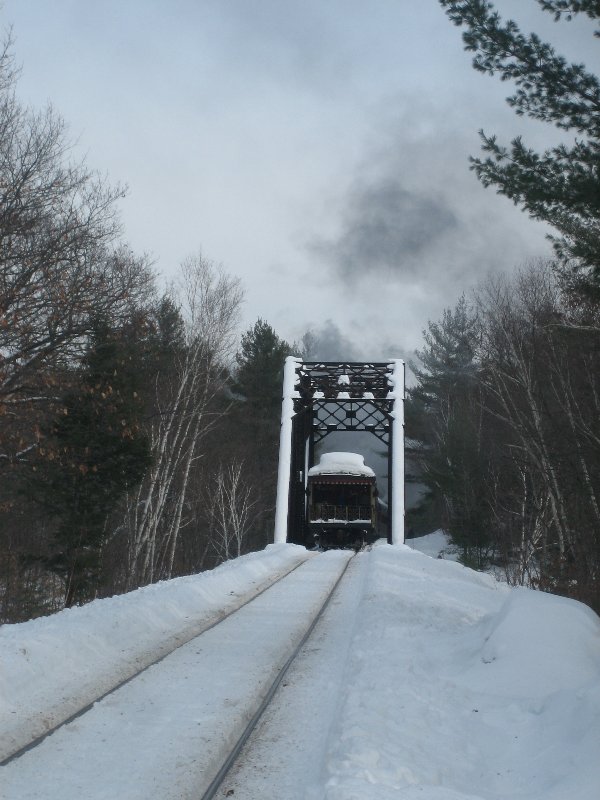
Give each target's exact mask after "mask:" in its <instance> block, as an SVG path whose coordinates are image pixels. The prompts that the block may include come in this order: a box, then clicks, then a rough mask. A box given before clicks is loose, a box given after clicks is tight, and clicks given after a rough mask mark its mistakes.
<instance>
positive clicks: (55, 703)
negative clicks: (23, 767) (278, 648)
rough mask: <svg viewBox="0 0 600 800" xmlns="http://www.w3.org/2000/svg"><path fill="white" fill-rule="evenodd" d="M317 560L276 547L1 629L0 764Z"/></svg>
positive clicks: (298, 550)
mask: <svg viewBox="0 0 600 800" xmlns="http://www.w3.org/2000/svg"><path fill="white" fill-rule="evenodd" d="M313 555H314V554H313V553H310V554H309V553H307V551H306V550H305V549H304V548H303V547H296V546H293V545H271V546H270V547H268V548H267V549H266V550H265V551H264V552H262V553H250V554H249V555H247V556H243V557H242V558H238V559H236V560H234V561H230V562H227V563H225V564H222V565H221V566H220V567H217V569H214V570H211V571H209V572H203V573H201V574H200V575H193V576H190V577H186V578H176V579H175V580H172V581H164V582H162V583H156V584H153V585H152V586H145V587H144V588H143V589H138V590H137V591H135V592H130V593H129V594H126V595H119V596H117V597H111V598H107V599H104V600H96V601H94V602H93V603H88V604H87V605H85V606H81V607H79V608H71V609H66V610H64V611H61V612H59V613H58V614H53V615H52V616H50V617H42V618H40V619H35V620H31V621H29V622H24V623H21V624H20V625H2V626H0V761H2V760H3V759H4V758H6V756H8V755H9V754H10V753H12V752H13V751H14V750H16V749H18V748H19V747H20V746H23V745H25V744H27V743H28V742H29V741H30V740H31V739H33V738H35V737H37V736H39V735H42V734H44V733H45V732H46V731H47V730H48V729H49V728H51V727H53V726H54V725H56V724H58V723H60V722H62V721H63V720H64V719H67V718H68V717H69V716H71V715H72V714H74V713H76V712H77V711H79V709H80V708H82V707H83V706H85V705H86V704H87V703H89V702H92V701H93V700H95V699H96V698H97V697H99V696H100V695H101V694H103V693H104V692H106V691H108V690H110V689H112V688H113V687H114V686H116V685H117V684H119V683H121V682H122V681H124V680H127V679H128V678H129V677H130V676H131V675H133V674H135V673H136V672H139V670H140V669H142V668H143V667H145V666H146V665H148V664H151V663H153V662H154V661H156V660H157V659H158V658H160V657H161V656H162V655H164V654H166V653H169V652H171V650H173V649H174V648H175V647H177V646H178V645H181V644H183V643H185V642H187V641H189V640H190V639H191V638H192V637H193V636H196V635H197V634H198V633H199V632H200V631H201V630H203V629H205V628H206V627H207V625H210V624H211V623H213V622H214V621H216V620H217V619H218V618H219V617H220V616H222V615H223V614H224V613H228V612H229V611H232V610H234V609H235V608H237V607H238V606H239V605H240V604H242V603H243V602H244V601H245V600H247V599H248V598H249V597H252V596H254V595H255V594H257V593H258V592H259V591H261V589H264V588H265V587H266V586H268V585H270V584H271V583H272V582H273V581H274V580H276V579H277V578H278V577H280V576H281V575H284V574H285V573H286V572H288V571H289V570H290V569H292V568H293V567H294V566H296V565H297V564H299V563H301V562H302V561H303V560H305V559H306V558H310V557H312V556H313ZM0 785H1V784H0Z"/></svg>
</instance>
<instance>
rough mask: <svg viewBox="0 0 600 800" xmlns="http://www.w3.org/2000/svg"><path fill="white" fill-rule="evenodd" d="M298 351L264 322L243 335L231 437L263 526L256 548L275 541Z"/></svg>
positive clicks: (234, 387)
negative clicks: (284, 402) (280, 465)
mask: <svg viewBox="0 0 600 800" xmlns="http://www.w3.org/2000/svg"><path fill="white" fill-rule="evenodd" d="M292 349H293V348H292V347H291V346H290V345H289V344H288V343H287V342H286V341H285V340H284V339H281V338H280V337H279V336H278V335H277V333H276V332H275V331H274V329H273V328H272V327H271V325H269V324H268V323H267V322H265V321H264V320H262V319H258V320H257V321H256V323H255V324H254V325H253V326H252V328H250V329H249V330H248V331H247V332H246V333H245V334H244V335H243V337H242V341H241V347H240V351H239V352H238V354H237V356H236V361H237V371H236V374H235V382H234V384H233V391H234V393H235V396H236V398H237V400H236V402H235V404H234V406H233V409H232V417H231V425H230V436H232V438H233V439H234V440H235V445H234V452H233V454H232V455H233V457H236V458H241V459H243V461H244V464H245V470H246V475H245V479H246V482H247V483H248V485H250V486H251V487H252V497H253V499H254V500H255V506H254V513H255V515H256V517H257V518H259V519H260V520H261V525H260V526H259V527H260V529H257V530H256V535H255V536H254V538H253V540H252V541H250V545H251V546H252V547H261V546H264V545H265V544H266V542H267V541H269V540H271V537H272V522H273V516H274V508H275V494H276V482H277V462H278V455H279V427H280V422H281V394H282V383H283V367H284V364H285V359H286V358H287V356H288V355H291V354H292Z"/></svg>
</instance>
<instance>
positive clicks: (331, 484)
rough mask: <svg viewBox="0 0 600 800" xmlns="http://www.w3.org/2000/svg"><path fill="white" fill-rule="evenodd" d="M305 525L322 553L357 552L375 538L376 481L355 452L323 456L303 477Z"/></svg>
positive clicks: (377, 508) (376, 529)
mask: <svg viewBox="0 0 600 800" xmlns="http://www.w3.org/2000/svg"><path fill="white" fill-rule="evenodd" d="M306 493H307V524H308V530H309V533H310V535H311V537H312V538H313V540H314V544H315V545H316V546H317V547H319V548H320V549H322V550H329V549H332V548H338V549H339V548H353V549H354V550H359V549H361V548H362V547H364V546H365V545H367V544H372V543H373V542H374V541H375V539H377V538H378V516H379V506H380V504H379V502H378V492H377V479H376V477H375V473H374V472H373V470H372V469H371V468H370V467H368V466H367V465H366V464H365V463H364V457H363V456H361V455H359V454H358V453H342V452H339V453H338V452H336V453H323V455H322V456H321V458H320V461H319V463H318V464H316V465H315V466H314V467H311V468H310V469H309V471H308V475H307V486H306Z"/></svg>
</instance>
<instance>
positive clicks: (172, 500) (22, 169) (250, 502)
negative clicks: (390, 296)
mask: <svg viewBox="0 0 600 800" xmlns="http://www.w3.org/2000/svg"><path fill="white" fill-rule="evenodd" d="M17 78H18V74H17V70H15V68H14V59H13V54H12V49H11V44H10V42H7V43H6V45H5V47H4V50H3V52H2V55H1V56H0V194H1V206H0V618H1V620H2V621H18V620H21V619H26V618H28V617H31V616H35V615H38V614H42V613H48V612H50V611H53V610H56V609H59V608H62V607H64V606H67V607H68V606H71V605H73V604H77V603H81V602H84V601H86V600H89V599H91V598H93V597H97V596H103V595H108V594H114V593H115V592H122V591H126V590H129V589H132V588H135V587H137V586H141V585H144V584H147V583H150V582H153V581H157V580H161V579H165V578H170V577H173V576H175V575H182V574H188V573H190V572H197V571H199V570H202V569H205V568H208V567H211V566H214V565H215V564H217V563H219V562H220V561H222V560H224V559H226V558H229V557H232V556H236V555H239V554H240V553H242V552H246V551H247V550H249V549H256V548H259V547H263V546H264V545H266V544H267V543H268V541H269V539H270V533H271V527H272V517H273V507H274V486H275V472H276V461H277V445H278V429H279V414H280V395H281V389H280V373H281V370H282V367H283V362H284V360H285V357H286V356H287V355H289V354H291V353H292V351H293V350H294V352H298V348H297V346H296V347H293V346H291V345H289V344H288V343H287V342H285V341H284V340H282V339H280V337H279V336H278V335H277V334H276V333H275V331H274V330H273V329H272V328H271V326H270V325H269V324H268V323H266V322H264V321H262V320H258V322H257V323H256V324H255V325H254V326H253V327H252V328H251V329H250V330H249V331H248V332H247V333H246V334H245V335H244V336H243V337H242V340H241V342H239V341H238V333H237V331H238V326H239V311H240V305H241V302H242V295H243V292H242V288H241V285H240V282H239V281H238V280H237V279H236V278H235V277H233V276H230V275H228V274H227V273H226V272H225V271H224V270H223V269H222V268H221V267H219V266H218V265H216V264H214V263H212V262H211V261H209V260H208V259H206V258H204V257H203V256H202V255H198V256H195V257H192V258H189V259H187V260H186V261H185V262H184V263H183V264H181V265H180V268H179V271H178V275H177V278H176V280H175V281H174V283H173V285H172V286H171V287H170V288H169V289H168V290H167V291H160V290H159V289H158V287H157V282H156V278H155V275H154V273H153V271H152V269H151V267H150V265H149V264H148V263H147V261H146V259H145V258H140V257H139V256H137V255H135V254H134V253H133V252H132V251H131V250H130V249H129V248H128V247H127V245H126V244H125V243H124V240H123V237H122V230H121V225H120V220H119V215H118V201H119V199H120V198H121V197H122V195H123V190H122V189H121V188H120V187H113V186H110V185H109V184H108V183H107V182H106V180H104V179H101V178H99V177H98V176H97V175H96V174H95V173H94V172H93V171H92V170H90V169H89V168H88V167H87V165H86V164H85V162H80V163H74V162H73V161H72V160H70V153H71V150H70V146H69V141H68V135H67V129H66V126H65V123H64V122H63V120H62V119H61V118H60V116H59V115H58V114H57V113H56V112H55V111H54V110H53V109H52V108H48V109H46V110H44V111H42V112H35V111H32V110H30V109H27V108H24V107H23V106H22V105H21V104H20V103H19V100H18V97H17V93H16V87H17Z"/></svg>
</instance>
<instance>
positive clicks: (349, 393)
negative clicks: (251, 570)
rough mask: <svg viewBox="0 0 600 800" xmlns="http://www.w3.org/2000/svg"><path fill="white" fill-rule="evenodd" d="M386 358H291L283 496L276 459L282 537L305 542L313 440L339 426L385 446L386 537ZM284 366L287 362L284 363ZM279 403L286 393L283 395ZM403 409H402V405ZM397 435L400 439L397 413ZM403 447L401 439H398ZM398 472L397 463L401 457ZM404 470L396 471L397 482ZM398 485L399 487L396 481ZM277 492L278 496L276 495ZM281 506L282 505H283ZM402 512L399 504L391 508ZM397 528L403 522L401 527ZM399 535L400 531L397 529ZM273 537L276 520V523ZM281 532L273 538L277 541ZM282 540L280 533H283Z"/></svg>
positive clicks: (390, 367)
mask: <svg viewBox="0 0 600 800" xmlns="http://www.w3.org/2000/svg"><path fill="white" fill-rule="evenodd" d="M396 363H398V362H394V363H392V364H390V363H389V362H375V361H367V362H352V361H341V362H340V361H301V360H300V359H296V360H295V365H294V372H295V386H294V392H293V393H292V398H291V399H292V403H293V406H292V407H293V414H292V418H291V456H290V460H289V489H288V492H287V495H288V496H287V498H285V497H284V496H283V495H285V494H286V492H284V491H281V488H282V483H283V482H284V481H285V475H284V474H283V473H282V470H285V469H286V465H285V464H284V463H283V464H280V481H279V486H278V496H277V504H278V517H280V519H281V516H280V515H281V514H282V511H281V510H280V505H281V504H284V503H285V502H286V500H287V506H288V507H287V541H288V542H292V543H293V544H302V545H304V544H307V543H308V541H309V531H308V522H307V515H306V479H307V474H308V470H309V469H310V467H312V466H313V464H314V452H315V445H316V444H317V443H318V442H321V441H322V440H323V439H325V438H326V437H327V436H329V435H330V434H332V433H337V432H341V431H348V432H367V433H372V434H373V435H374V436H376V437H377V438H378V439H379V441H381V442H382V443H383V444H384V445H385V446H386V450H387V461H388V520H387V522H388V531H387V536H388V542H390V543H391V542H392V531H393V519H392V515H393V513H394V509H393V503H392V497H393V484H394V475H393V469H394V464H393V461H394V459H393V457H392V454H393V451H394V447H393V445H394V442H393V436H394V424H393V422H394V409H395V404H396V403H398V393H397V392H394V388H395V387H394V386H393V381H392V380H391V377H392V375H393V374H394V367H395V364H396ZM399 363H402V393H401V395H400V402H399V405H402V401H403V399H404V369H403V362H399ZM286 368H287V367H286ZM283 402H284V409H285V403H286V398H285V397H284V401H283ZM402 411H403V410H402ZM401 423H402V428H401V435H402V439H403V414H402V420H401ZM284 425H285V411H284V415H283V419H282V445H281V448H282V452H283V449H284V442H285V438H286V432H285V430H284ZM402 450H403V442H402ZM402 472H403V463H402ZM403 482H404V476H403V474H402V483H403ZM402 491H403V487H402ZM280 495H281V496H280ZM284 510H285V509H284ZM396 512H397V513H401V514H402V526H403V519H404V509H403V508H402V509H396ZM402 530H403V528H402ZM402 535H403V534H402ZM275 537H276V541H277V540H278V539H277V524H276V534H275ZM281 538H282V537H281V534H280V537H279V540H280V541H281ZM283 540H284V541H285V539H283Z"/></svg>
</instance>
